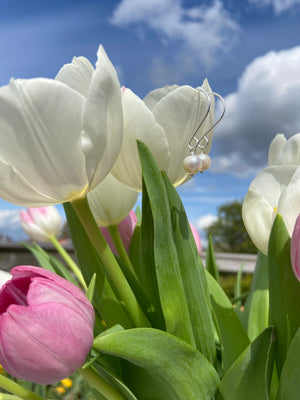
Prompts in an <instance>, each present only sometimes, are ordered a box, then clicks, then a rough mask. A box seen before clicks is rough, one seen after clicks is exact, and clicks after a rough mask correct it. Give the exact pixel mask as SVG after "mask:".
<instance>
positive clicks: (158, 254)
mask: <svg viewBox="0 0 300 400" xmlns="http://www.w3.org/2000/svg"><path fill="white" fill-rule="evenodd" d="M138 150H139V154H140V159H141V166H142V171H143V179H144V182H145V186H144V193H143V195H145V192H147V195H148V196H149V202H150V207H151V212H152V218H153V232H154V233H153V249H154V263H155V270H156V277H157V285H158V289H159V297H160V302H161V308H162V311H163V315H164V319H165V323H166V329H167V331H168V332H170V333H172V334H174V335H175V336H177V337H179V338H181V339H183V340H185V341H186V342H187V343H190V344H195V340H194V336H193V330H192V326H191V320H190V316H189V311H188V306H187V301H186V297H185V292H184V286H183V282H182V279H181V273H180V266H179V260H178V256H177V250H176V246H175V242H174V237H173V232H172V223H171V213H170V208H169V201H168V196H167V192H166V188H165V185H164V181H163V178H162V176H161V173H160V171H159V169H158V167H157V165H156V162H155V160H154V158H153V156H152V154H151V153H150V151H149V150H148V148H147V147H146V146H145V145H144V144H143V143H141V142H138ZM149 229H151V227H150V226H149ZM149 261H150V263H151V260H149Z"/></svg>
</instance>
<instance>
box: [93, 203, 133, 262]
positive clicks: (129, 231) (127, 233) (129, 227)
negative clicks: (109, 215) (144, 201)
mask: <svg viewBox="0 0 300 400" xmlns="http://www.w3.org/2000/svg"><path fill="white" fill-rule="evenodd" d="M136 223H137V217H136V215H135V212H134V211H133V210H132V211H130V213H129V214H128V215H127V217H125V218H124V219H123V221H121V222H120V223H119V225H118V230H119V233H120V236H121V239H122V242H123V244H124V246H125V249H126V250H127V251H129V248H130V242H131V238H132V235H133V232H134V228H135V225H136ZM100 230H101V232H102V233H103V236H104V238H105V240H106V241H107V243H108V245H109V247H110V248H111V251H112V252H113V253H114V254H116V255H118V252H117V249H116V247H115V245H114V242H113V240H112V238H111V236H110V233H109V230H108V228H105V227H100Z"/></svg>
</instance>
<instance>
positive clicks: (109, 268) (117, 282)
mask: <svg viewBox="0 0 300 400" xmlns="http://www.w3.org/2000/svg"><path fill="white" fill-rule="evenodd" d="M71 204H72V206H73V208H74V210H75V212H76V214H77V215H78V218H79V219H80V221H81V223H82V225H83V227H84V228H85V230H86V232H87V235H88V236H89V238H90V240H91V242H92V244H93V245H94V247H95V249H96V251H97V253H98V254H99V256H100V259H101V261H102V263H103V266H104V268H105V271H106V273H107V275H108V276H109V278H110V279H111V281H112V283H113V285H114V288H115V289H116V290H117V292H118V294H119V296H120V297H121V299H122V300H123V301H124V303H125V305H126V307H127V310H128V312H129V314H130V316H131V318H132V320H133V322H134V324H135V325H136V326H137V327H141V326H143V327H145V326H150V323H149V321H148V319H147V317H146V316H145V314H144V313H143V310H142V309H141V307H140V305H139V303H138V302H137V300H136V297H135V295H134V293H133V291H132V289H131V287H130V285H129V284H128V282H127V280H126V278H125V276H124V274H123V272H122V270H121V268H120V266H119V264H118V262H117V260H116V259H115V257H114V255H113V253H112V252H111V250H110V248H109V246H108V244H107V243H106V241H105V239H104V237H103V235H102V233H101V231H100V229H99V227H98V225H97V223H96V221H95V218H94V216H93V214H92V212H91V210H90V207H89V205H88V201H87V198H86V197H84V198H83V199H78V200H74V201H72V202H71Z"/></svg>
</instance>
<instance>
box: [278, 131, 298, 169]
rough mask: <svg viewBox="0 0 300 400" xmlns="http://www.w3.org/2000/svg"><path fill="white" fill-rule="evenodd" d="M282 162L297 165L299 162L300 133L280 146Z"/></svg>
mask: <svg viewBox="0 0 300 400" xmlns="http://www.w3.org/2000/svg"><path fill="white" fill-rule="evenodd" d="M282 163H284V164H293V165H299V163H300V133H297V134H296V135H294V136H292V137H291V138H290V139H289V140H288V141H286V144H285V146H284V147H283V148H282Z"/></svg>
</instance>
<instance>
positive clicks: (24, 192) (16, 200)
mask: <svg viewBox="0 0 300 400" xmlns="http://www.w3.org/2000/svg"><path fill="white" fill-rule="evenodd" d="M0 182H1V185H0V197H1V199H3V200H5V201H8V202H9V203H12V204H16V205H17V206H24V207H27V206H28V207H29V206H31V207H37V206H40V205H44V206H48V205H51V204H55V203H60V201H58V200H57V199H54V198H52V197H48V196H46V195H44V194H43V193H40V192H38V191H37V190H36V189H35V188H33V187H32V186H31V184H30V183H29V182H27V181H26V180H24V178H23V177H22V176H21V175H20V174H19V173H18V172H17V171H16V170H15V169H14V168H13V167H12V166H11V165H8V164H7V163H5V162H4V161H2V160H0ZM62 201H63V198H62V199H61V202H62Z"/></svg>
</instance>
